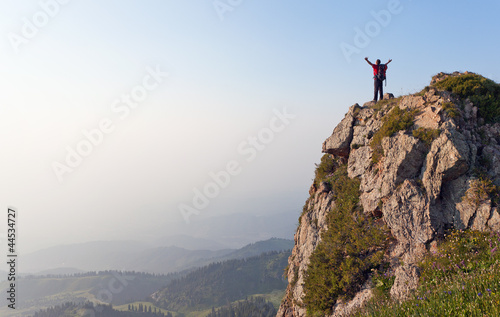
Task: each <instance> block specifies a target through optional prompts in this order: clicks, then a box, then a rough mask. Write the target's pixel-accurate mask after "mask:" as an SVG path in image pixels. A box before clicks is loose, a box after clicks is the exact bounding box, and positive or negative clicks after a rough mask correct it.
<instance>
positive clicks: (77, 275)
mask: <svg viewBox="0 0 500 317" xmlns="http://www.w3.org/2000/svg"><path fill="white" fill-rule="evenodd" d="M112 274H119V275H131V276H137V277H143V278H173V277H180V276H182V274H180V273H177V272H176V273H168V274H157V273H145V272H136V271H117V270H105V271H89V272H83V273H73V274H46V275H27V276H25V277H23V278H24V279H44V278H80V277H91V276H107V275H112Z"/></svg>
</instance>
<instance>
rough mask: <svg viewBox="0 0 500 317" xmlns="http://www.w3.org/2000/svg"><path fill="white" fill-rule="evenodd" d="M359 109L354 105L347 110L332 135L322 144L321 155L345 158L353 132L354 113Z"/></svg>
mask: <svg viewBox="0 0 500 317" xmlns="http://www.w3.org/2000/svg"><path fill="white" fill-rule="evenodd" d="M356 109H359V106H358V105H357V104H356V105H354V106H352V107H351V108H349V112H348V113H347V114H346V115H345V117H344V119H342V121H341V122H340V123H339V125H337V126H336V127H335V129H334V130H333V133H332V135H331V136H330V137H329V138H328V139H326V140H325V142H323V153H329V154H333V155H337V156H343V157H347V156H348V155H349V150H350V145H351V141H352V136H353V132H354V121H355V117H354V111H355V110H356Z"/></svg>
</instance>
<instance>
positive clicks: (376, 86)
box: [373, 78, 384, 102]
mask: <svg viewBox="0 0 500 317" xmlns="http://www.w3.org/2000/svg"><path fill="white" fill-rule="evenodd" d="M373 87H374V92H373V100H374V101H375V102H377V100H378V98H377V97H378V93H379V92H380V100H382V99H384V88H383V86H382V80H380V79H377V78H375V79H374V81H373Z"/></svg>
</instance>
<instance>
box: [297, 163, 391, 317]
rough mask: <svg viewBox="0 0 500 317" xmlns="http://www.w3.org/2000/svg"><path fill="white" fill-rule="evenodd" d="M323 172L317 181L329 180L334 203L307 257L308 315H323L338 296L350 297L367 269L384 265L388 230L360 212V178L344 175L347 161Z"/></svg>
mask: <svg viewBox="0 0 500 317" xmlns="http://www.w3.org/2000/svg"><path fill="white" fill-rule="evenodd" d="M322 174H326V175H327V176H326V177H325V178H324V179H320V181H327V182H328V183H330V184H331V188H332V189H331V190H332V192H333V195H334V199H335V206H334V207H333V209H332V210H331V212H330V213H329V214H328V216H327V227H328V230H327V231H325V232H324V233H323V234H322V240H321V242H320V243H319V244H318V246H317V247H316V249H315V250H314V252H313V254H312V255H311V258H310V263H309V266H308V269H307V272H306V277H305V281H304V282H305V283H304V289H305V297H304V304H305V305H306V306H307V311H308V314H309V315H318V314H319V315H322V316H323V315H324V314H328V313H330V312H331V308H332V307H333V305H334V304H335V303H336V301H337V300H338V299H349V298H352V296H353V295H354V294H355V293H356V292H357V291H358V290H359V289H360V288H361V286H362V285H363V284H364V283H365V282H366V281H367V279H368V278H369V273H370V272H371V271H372V270H374V269H377V268H381V267H382V266H383V263H384V253H385V249H386V247H387V245H388V243H389V239H388V237H389V234H388V230H387V228H386V227H385V225H384V224H383V223H382V222H377V221H376V220H375V219H373V218H372V217H371V216H368V215H365V214H364V213H363V210H362V208H361V207H360V206H359V204H358V202H359V184H360V181H359V179H357V178H354V179H351V178H349V177H348V176H347V167H346V165H343V166H340V167H338V168H337V169H336V170H335V171H332V170H330V171H323V172H322ZM317 175H318V174H317Z"/></svg>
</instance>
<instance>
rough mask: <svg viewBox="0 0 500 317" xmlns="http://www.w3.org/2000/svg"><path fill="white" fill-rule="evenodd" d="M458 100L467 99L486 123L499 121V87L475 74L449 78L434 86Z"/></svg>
mask: <svg viewBox="0 0 500 317" xmlns="http://www.w3.org/2000/svg"><path fill="white" fill-rule="evenodd" d="M434 86H435V87H436V88H440V89H444V90H447V91H451V92H453V93H454V94H456V95H458V96H459V97H460V98H463V99H465V98H469V99H470V101H472V103H473V104H474V105H475V106H476V107H477V108H478V112H479V115H480V116H481V117H482V118H484V120H485V121H486V122H487V123H492V122H499V121H500V85H499V84H497V83H495V82H494V81H493V80H491V79H488V78H485V77H483V76H481V75H477V74H472V73H469V74H463V75H460V76H450V77H447V78H446V79H443V80H441V81H439V82H437V83H435V84H434Z"/></svg>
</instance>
